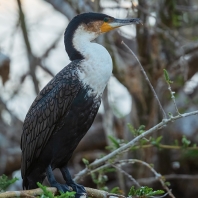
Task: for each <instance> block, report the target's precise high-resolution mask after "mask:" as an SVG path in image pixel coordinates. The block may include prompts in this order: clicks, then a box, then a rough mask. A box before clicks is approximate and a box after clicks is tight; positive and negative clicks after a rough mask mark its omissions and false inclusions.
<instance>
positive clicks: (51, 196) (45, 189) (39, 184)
mask: <svg viewBox="0 0 198 198" xmlns="http://www.w3.org/2000/svg"><path fill="white" fill-rule="evenodd" d="M36 184H37V186H38V187H39V188H41V189H42V190H43V195H44V197H48V198H54V195H53V193H52V192H50V191H48V190H47V187H46V186H43V185H42V184H41V183H39V182H37V183H36Z"/></svg>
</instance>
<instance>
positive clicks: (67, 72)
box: [21, 62, 80, 178]
mask: <svg viewBox="0 0 198 198" xmlns="http://www.w3.org/2000/svg"><path fill="white" fill-rule="evenodd" d="M77 67H78V62H72V63H70V64H69V65H68V66H67V67H65V68H64V69H63V70H62V71H60V72H59V73H58V74H57V75H56V76H55V77H54V78H53V79H52V80H51V81H50V82H49V83H48V84H47V85H46V86H45V87H44V88H43V90H42V91H41V92H40V93H39V95H38V96H37V97H36V99H35V101H34V102H33V104H32V105H31V107H30V109H29V111H28V113H27V115H26V118H25V121H24V125H23V133H22V136H21V149H22V165H21V172H22V178H24V176H25V175H26V174H27V171H28V169H29V167H30V166H31V164H32V163H33V162H34V160H36V159H37V158H38V157H39V155H40V153H41V151H42V149H43V147H44V146H45V145H46V143H47V142H48V140H49V138H50V136H51V135H52V134H53V131H54V128H55V127H56V124H57V123H58V120H59V119H60V118H61V117H62V116H63V115H64V114H66V113H67V112H68V110H69V107H70V105H71V103H72V101H73V100H74V98H75V97H76V95H77V93H78V92H79V90H80V81H79V79H78V75H77Z"/></svg>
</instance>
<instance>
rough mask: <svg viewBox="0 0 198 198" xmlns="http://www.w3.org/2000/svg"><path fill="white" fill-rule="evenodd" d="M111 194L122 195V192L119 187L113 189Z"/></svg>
mask: <svg viewBox="0 0 198 198" xmlns="http://www.w3.org/2000/svg"><path fill="white" fill-rule="evenodd" d="M110 193H113V194H122V190H120V188H119V187H114V188H112V189H111V191H110Z"/></svg>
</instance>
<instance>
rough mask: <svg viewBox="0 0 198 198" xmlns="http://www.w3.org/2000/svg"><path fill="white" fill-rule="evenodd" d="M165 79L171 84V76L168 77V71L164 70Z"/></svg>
mask: <svg viewBox="0 0 198 198" xmlns="http://www.w3.org/2000/svg"><path fill="white" fill-rule="evenodd" d="M164 78H165V80H166V81H167V82H169V80H170V79H169V75H168V72H167V71H166V69H164Z"/></svg>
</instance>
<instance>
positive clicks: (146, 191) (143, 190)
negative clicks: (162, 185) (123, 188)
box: [128, 186, 164, 198]
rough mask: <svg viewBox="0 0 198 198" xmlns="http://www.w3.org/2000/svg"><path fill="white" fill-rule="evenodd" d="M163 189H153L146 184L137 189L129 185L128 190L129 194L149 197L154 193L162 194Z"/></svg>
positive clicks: (141, 197) (142, 197) (143, 197)
mask: <svg viewBox="0 0 198 198" xmlns="http://www.w3.org/2000/svg"><path fill="white" fill-rule="evenodd" d="M163 193H164V191H163V190H156V191H153V189H152V188H149V187H147V186H142V187H140V188H138V189H135V187H134V186H132V187H131V189H130V191H129V194H128V195H129V196H130V195H131V196H136V197H139V198H147V197H151V196H155V195H160V194H163Z"/></svg>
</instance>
